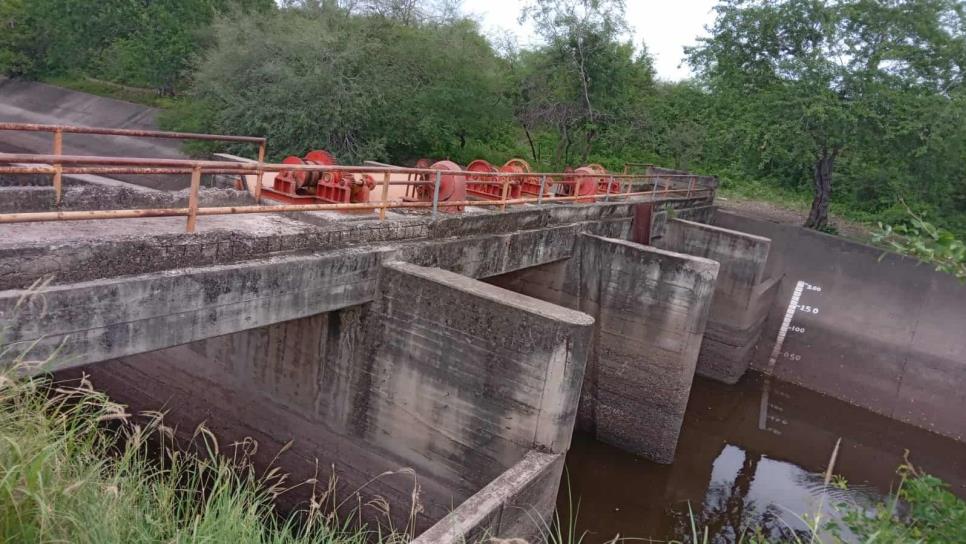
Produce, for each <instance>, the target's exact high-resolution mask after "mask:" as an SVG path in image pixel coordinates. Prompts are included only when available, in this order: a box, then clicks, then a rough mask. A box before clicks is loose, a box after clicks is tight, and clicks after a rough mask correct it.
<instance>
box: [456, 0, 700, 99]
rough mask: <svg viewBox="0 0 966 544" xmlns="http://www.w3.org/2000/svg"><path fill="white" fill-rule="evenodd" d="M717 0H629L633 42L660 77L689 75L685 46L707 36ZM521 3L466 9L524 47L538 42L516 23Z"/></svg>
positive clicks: (506, 0)
mask: <svg viewBox="0 0 966 544" xmlns="http://www.w3.org/2000/svg"><path fill="white" fill-rule="evenodd" d="M715 4H716V1H715V0H627V22H628V23H629V24H630V26H631V27H632V28H633V31H634V43H635V44H639V43H640V42H641V41H643V42H644V43H646V44H647V48H648V50H649V51H650V52H651V55H652V56H653V57H654V61H655V63H654V64H655V67H656V69H657V75H658V77H659V78H661V79H664V80H669V81H677V80H680V79H685V78H687V77H688V76H689V75H690V70H689V69H688V67H687V65H683V66H680V67H679V65H681V64H682V59H683V58H684V50H683V49H684V46H686V45H692V44H694V43H695V39H696V38H697V37H698V36H701V35H704V34H705V32H704V27H705V25H709V24H711V23H712V22H713V21H714V12H713V11H712V8H713V7H714V5H715ZM520 5H521V2H519V1H517V0H463V10H464V11H466V12H467V13H469V14H471V15H475V16H477V17H478V18H479V19H480V21H482V23H483V29H484V31H485V32H487V33H488V34H490V33H497V32H501V31H503V32H512V33H514V34H516V36H517V41H518V43H519V44H520V45H521V46H526V45H528V44H532V43H533V42H534V41H536V38H535V37H534V31H533V28H532V26H531V25H530V24H529V23H527V25H526V26H525V27H521V26H520V25H519V24H518V23H517V19H518V18H519V16H520Z"/></svg>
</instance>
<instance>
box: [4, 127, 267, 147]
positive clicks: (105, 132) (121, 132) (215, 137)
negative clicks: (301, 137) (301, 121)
mask: <svg viewBox="0 0 966 544" xmlns="http://www.w3.org/2000/svg"><path fill="white" fill-rule="evenodd" d="M0 130H11V131H21V132H62V133H65V134H95V135H101V136H133V137H136V138H165V139H169V140H207V141H218V142H247V143H253V144H263V143H265V142H266V141H267V140H266V139H265V138H263V137H260V136H234V135H228V134H205V133H199V132H171V131H164V130H138V129H129V128H107V127H82V126H75V125H41V124H34V123H0Z"/></svg>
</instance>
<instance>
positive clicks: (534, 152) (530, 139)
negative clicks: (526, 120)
mask: <svg viewBox="0 0 966 544" xmlns="http://www.w3.org/2000/svg"><path fill="white" fill-rule="evenodd" d="M523 133H524V134H526V135H527V142H529V143H530V155H532V156H533V160H534V162H536V161H539V160H540V157H538V156H537V147H536V146H535V145H533V137H532V136H530V128H529V127H528V126H527V125H526V124H524V125H523Z"/></svg>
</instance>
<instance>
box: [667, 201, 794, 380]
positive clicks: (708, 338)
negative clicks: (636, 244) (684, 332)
mask: <svg viewBox="0 0 966 544" xmlns="http://www.w3.org/2000/svg"><path fill="white" fill-rule="evenodd" d="M653 243H654V245H655V246H656V247H661V248H665V249H668V250H671V251H677V252H680V253H686V254H688V255H696V256H700V257H705V258H708V259H712V260H714V261H717V262H718V263H720V264H721V268H720V270H719V271H718V280H717V283H716V285H715V291H714V301H713V303H712V305H711V315H710V317H709V319H708V326H707V330H706V331H705V334H704V342H703V344H702V346H701V354H700V355H699V357H698V369H697V372H698V373H699V374H701V375H702V376H707V377H709V378H712V379H716V380H719V381H722V382H725V383H732V384H733V383H735V382H737V381H738V379H739V378H741V376H742V375H743V374H744V373H745V371H747V370H748V367H749V366H750V363H751V358H752V355H753V353H752V351H753V349H754V347H755V344H757V342H758V339H759V337H760V336H761V331H762V327H763V326H764V322H765V317H766V316H767V314H768V310H769V309H770V307H771V301H772V299H773V298H774V296H775V293H776V292H777V284H778V281H777V279H767V280H766V279H765V264H766V261H767V258H768V251H769V247H770V245H771V240H769V239H768V238H764V237H761V236H754V235H751V234H747V233H743V232H737V231H734V230H728V229H723V228H719V227H714V226H710V225H705V224H702V223H696V222H692V221H685V220H682V219H671V220H670V221H668V222H667V225H666V227H665V229H664V232H663V233H662V236H661V237H659V238H656V239H654V240H653Z"/></svg>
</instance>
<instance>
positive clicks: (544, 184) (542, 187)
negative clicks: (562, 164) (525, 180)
mask: <svg viewBox="0 0 966 544" xmlns="http://www.w3.org/2000/svg"><path fill="white" fill-rule="evenodd" d="M546 189H547V175H546V174H544V175H543V176H541V177H540V194H538V195H537V205H538V206H539V205H540V204H543V192H544V191H545V190H546Z"/></svg>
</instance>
